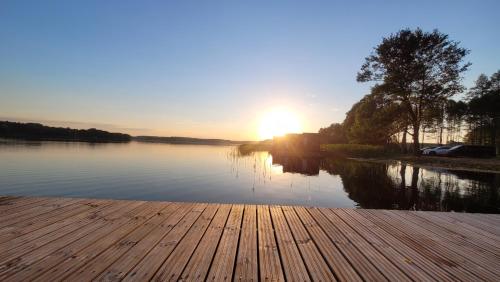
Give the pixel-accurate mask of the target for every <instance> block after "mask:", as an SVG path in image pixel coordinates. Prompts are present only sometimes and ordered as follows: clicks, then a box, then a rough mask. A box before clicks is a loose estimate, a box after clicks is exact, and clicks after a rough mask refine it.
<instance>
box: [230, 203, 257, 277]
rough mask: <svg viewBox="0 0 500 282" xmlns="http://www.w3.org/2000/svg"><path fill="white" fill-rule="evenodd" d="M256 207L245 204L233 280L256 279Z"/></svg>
mask: <svg viewBox="0 0 500 282" xmlns="http://www.w3.org/2000/svg"><path fill="white" fill-rule="evenodd" d="M258 267H259V265H258V262H257V207H256V206H254V205H245V211H244V215H243V224H242V227H241V235H240V243H239V246H238V257H237V259H236V269H235V272H234V279H233V280H234V281H258V279H259V271H258Z"/></svg>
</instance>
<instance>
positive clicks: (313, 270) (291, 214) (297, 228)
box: [282, 207, 337, 281]
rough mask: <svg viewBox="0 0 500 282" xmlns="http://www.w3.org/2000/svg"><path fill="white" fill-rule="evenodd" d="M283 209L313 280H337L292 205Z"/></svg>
mask: <svg viewBox="0 0 500 282" xmlns="http://www.w3.org/2000/svg"><path fill="white" fill-rule="evenodd" d="M282 209H283V213H284V214H285V217H286V220H287V221H288V224H289V225H290V230H292V234H293V237H294V239H295V242H297V245H298V247H299V250H300V253H301V254H302V257H303V258H304V262H305V264H306V267H307V270H308V271H309V275H310V276H311V278H312V280H313V281H336V280H337V279H336V278H335V276H334V275H333V273H332V272H331V271H330V268H329V266H328V264H327V263H326V262H325V260H324V259H323V257H322V256H321V253H320V252H319V251H318V248H317V247H316V245H315V244H314V241H313V240H312V238H311V237H310V236H309V233H307V230H306V229H305V228H304V226H303V225H302V222H301V221H300V219H299V217H298V216H297V214H296V213H295V211H294V209H293V208H292V207H283V208H282Z"/></svg>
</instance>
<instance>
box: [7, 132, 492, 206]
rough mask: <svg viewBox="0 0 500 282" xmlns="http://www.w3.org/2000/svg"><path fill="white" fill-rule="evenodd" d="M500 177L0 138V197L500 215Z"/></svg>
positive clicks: (190, 148)
mask: <svg viewBox="0 0 500 282" xmlns="http://www.w3.org/2000/svg"><path fill="white" fill-rule="evenodd" d="M499 190H500V174H492V173H472V172H464V171H448V170H443V169H423V168H418V167H412V166H402V165H400V164H398V163H394V164H379V163H368V162H358V161H350V160H343V159H328V158H323V159H298V158H286V157H278V156H272V155H270V154H268V153H265V152H262V153H255V154H253V155H250V156H241V155H239V154H238V153H237V150H236V148H235V147H232V146H203V145H168V144H148V143H136V142H132V143H128V144H88V143H65V142H12V141H5V140H4V141H0V195H26V196H65V197H88V198H112V199H138V200H162V201H194V202H221V203H257V204H285V205H311V206H326V207H361V208H383V209H405V210H407V209H417V210H441V211H450V210H454V211H468V212H488V213H500V191H499Z"/></svg>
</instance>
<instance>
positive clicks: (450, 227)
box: [397, 212, 500, 258]
mask: <svg viewBox="0 0 500 282" xmlns="http://www.w3.org/2000/svg"><path fill="white" fill-rule="evenodd" d="M397 215H399V216H402V217H404V218H405V219H407V220H411V221H412V222H414V223H416V224H423V225H422V228H425V229H427V230H429V231H430V232H433V233H435V234H436V236H440V237H441V238H444V239H452V240H453V242H460V243H461V244H463V245H464V246H468V247H469V248H478V249H480V250H481V253H484V254H485V255H488V253H489V255H493V256H495V257H496V258H500V247H498V246H497V244H496V243H495V242H494V241H491V240H489V238H484V237H483V236H482V235H481V234H478V233H476V232H472V231H469V230H467V229H465V228H460V226H457V225H456V224H455V223H453V222H450V221H448V220H443V219H442V218H440V217H434V216H433V214H431V213H429V214H421V213H417V212H400V213H398V214H397Z"/></svg>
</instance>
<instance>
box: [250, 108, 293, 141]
mask: <svg viewBox="0 0 500 282" xmlns="http://www.w3.org/2000/svg"><path fill="white" fill-rule="evenodd" d="M300 132H302V124H301V122H300V119H299V117H298V116H297V115H296V114H295V113H293V112H291V111H289V110H287V109H274V110H271V111H269V112H267V113H266V114H264V115H263V116H262V118H261V120H260V123H259V128H258V136H259V139H260V140H265V139H272V138H273V137H274V136H283V135H285V134H287V133H300Z"/></svg>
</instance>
